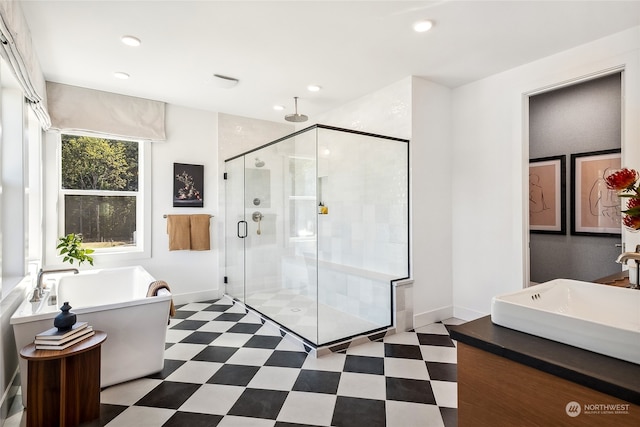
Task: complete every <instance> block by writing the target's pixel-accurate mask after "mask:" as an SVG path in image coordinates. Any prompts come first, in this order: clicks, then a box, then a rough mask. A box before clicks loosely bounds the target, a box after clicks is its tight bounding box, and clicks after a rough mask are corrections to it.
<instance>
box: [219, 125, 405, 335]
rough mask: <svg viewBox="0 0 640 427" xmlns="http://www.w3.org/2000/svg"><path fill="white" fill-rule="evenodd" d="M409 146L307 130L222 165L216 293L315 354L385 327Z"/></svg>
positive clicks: (401, 253) (400, 237)
mask: <svg viewBox="0 0 640 427" xmlns="http://www.w3.org/2000/svg"><path fill="white" fill-rule="evenodd" d="M408 156H409V152H408V141H407V140H403V139H399V138H393V137H387V136H381V135H373V134H368V133H362V132H356V131H350V130H346V129H340V128H335V127H329V126H324V125H314V126H311V127H309V128H306V129H304V130H301V131H299V132H296V133H293V134H291V135H289V136H286V137H284V138H281V139H279V140H276V141H273V142H271V143H269V144H267V145H264V146H262V147H259V148H257V149H255V150H252V151H249V152H247V153H244V154H242V155H239V156H236V157H233V158H231V159H228V160H226V161H225V177H226V178H225V179H226V180H225V194H226V195H225V205H226V212H225V246H226V247H225V281H226V285H225V286H226V287H225V292H226V293H227V295H229V296H231V297H232V298H234V299H236V300H237V301H240V302H241V303H243V304H244V305H246V306H247V307H249V308H251V309H253V310H255V311H257V312H259V313H260V314H262V315H263V316H265V317H267V318H269V319H271V320H273V321H275V322H277V323H279V324H280V325H281V326H283V327H284V328H286V329H288V330H289V331H291V332H293V333H295V334H296V335H298V336H299V337H301V338H303V339H304V340H306V341H307V342H309V343H311V344H312V345H314V346H316V347H317V346H323V345H328V344H331V343H335V342H339V341H342V340H346V339H349V338H351V337H354V336H357V335H362V334H365V333H369V332H372V331H376V330H382V329H386V328H388V327H390V326H391V325H392V319H393V314H392V282H393V281H394V280H398V279H402V278H406V277H408V276H409V174H408V163H409V162H408Z"/></svg>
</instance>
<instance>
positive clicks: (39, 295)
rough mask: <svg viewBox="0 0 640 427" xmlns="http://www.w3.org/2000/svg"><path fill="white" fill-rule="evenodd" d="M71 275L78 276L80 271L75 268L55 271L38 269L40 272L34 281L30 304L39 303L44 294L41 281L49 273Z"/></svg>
mask: <svg viewBox="0 0 640 427" xmlns="http://www.w3.org/2000/svg"><path fill="white" fill-rule="evenodd" d="M67 272H68V273H71V272H73V274H78V273H79V272H80V271H78V269H77V268H60V269H57V270H43V269H40V271H38V279H37V281H36V287H35V289H34V290H33V297H32V298H31V300H30V301H31V302H38V301H40V299H41V298H42V295H43V294H44V285H43V283H42V279H43V278H44V275H45V274H50V273H67Z"/></svg>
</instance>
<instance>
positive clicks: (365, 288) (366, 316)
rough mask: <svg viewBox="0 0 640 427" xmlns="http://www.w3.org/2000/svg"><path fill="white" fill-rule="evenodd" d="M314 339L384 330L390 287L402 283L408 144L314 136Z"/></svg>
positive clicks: (328, 132) (324, 132) (326, 132)
mask: <svg viewBox="0 0 640 427" xmlns="http://www.w3.org/2000/svg"><path fill="white" fill-rule="evenodd" d="M317 134H318V183H319V184H318V185H319V188H318V195H319V196H320V201H319V202H320V203H321V204H322V205H323V207H322V206H321V207H320V211H321V212H322V210H323V209H324V211H325V212H326V213H325V214H320V215H318V260H319V261H318V283H319V286H318V302H319V304H318V307H319V309H318V325H319V330H318V335H319V340H320V341H321V342H331V341H335V340H338V339H340V338H342V337H344V336H351V335H357V334H360V333H362V332H364V331H369V330H374V329H377V328H380V327H383V326H385V325H390V324H391V322H392V319H391V286H390V283H391V281H392V280H394V279H398V278H403V277H407V276H408V247H409V244H408V242H409V241H408V235H409V228H408V227H409V222H408V217H409V215H408V212H409V207H408V193H407V191H408V167H407V164H408V160H407V156H408V151H407V150H408V144H406V143H401V142H398V141H397V140H392V139H385V138H376V137H374V136H372V135H368V134H366V135H364V134H357V133H346V132H340V131H337V130H334V129H324V128H320V129H318V132H317Z"/></svg>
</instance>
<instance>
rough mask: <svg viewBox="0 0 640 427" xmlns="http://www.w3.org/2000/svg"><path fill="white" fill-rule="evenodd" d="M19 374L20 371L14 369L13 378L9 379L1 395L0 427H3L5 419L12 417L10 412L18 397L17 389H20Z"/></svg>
mask: <svg viewBox="0 0 640 427" xmlns="http://www.w3.org/2000/svg"><path fill="white" fill-rule="evenodd" d="M19 372H20V369H18V368H16V370H15V372H14V373H13V376H12V377H11V382H9V385H8V386H7V388H6V390H4V393H2V400H0V426H2V425H4V422H5V421H6V420H7V418H9V417H10V416H11V415H13V414H11V413H10V411H11V407H12V406H13V403H14V401H15V400H16V396H17V395H18V389H19V388H20V378H19V376H18V374H19Z"/></svg>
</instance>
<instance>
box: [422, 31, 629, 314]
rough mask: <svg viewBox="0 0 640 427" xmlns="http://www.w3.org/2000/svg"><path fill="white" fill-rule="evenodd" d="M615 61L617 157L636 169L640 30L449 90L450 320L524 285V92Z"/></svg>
mask: <svg viewBox="0 0 640 427" xmlns="http://www.w3.org/2000/svg"><path fill="white" fill-rule="evenodd" d="M618 66H624V67H625V73H624V76H625V83H624V93H623V96H624V97H625V111H624V117H623V122H624V130H623V148H622V149H623V157H624V160H623V162H624V163H625V164H626V165H627V166H631V167H636V168H637V167H638V165H639V164H640V144H638V141H639V137H640V131H639V127H640V123H639V121H638V117H640V109H639V105H640V27H635V28H633V29H630V30H627V31H624V32H621V33H618V34H615V35H612V36H609V37H606V38H603V39H600V40H597V41H594V42H592V43H589V44H586V45H583V46H579V47H577V48H574V49H570V50H568V51H565V52H561V53H559V54H556V55H553V56H550V57H547V58H543V59H540V60H538V61H535V62H532V63H530V64H526V65H523V66H520V67H518V68H515V69H512V70H509V71H506V72H503V73H500V74H496V75H494V76H491V77H489V78H486V79H483V80H480V81H477V82H474V83H471V84H468V85H466V86H462V87H460V88H457V89H455V90H454V91H453V128H452V129H453V169H452V171H451V174H450V175H449V176H448V178H449V179H451V182H452V185H453V186H452V193H453V194H455V197H454V198H453V212H452V213H453V217H452V219H453V252H452V260H453V261H454V268H453V292H454V294H453V295H454V296H453V302H454V306H455V310H454V315H455V316H456V317H460V318H463V319H471V318H474V317H479V316H482V315H485V314H488V313H490V304H491V298H492V297H493V296H494V295H497V294H501V293H504V292H510V291H515V290H518V289H521V288H522V287H523V283H524V279H525V277H526V270H527V263H528V253H527V251H526V245H527V244H528V241H527V239H528V233H527V232H526V231H525V230H527V229H528V224H527V221H528V217H527V216H526V215H525V214H524V213H525V206H526V198H525V197H524V195H525V194H527V191H528V190H527V187H528V185H527V184H528V183H527V182H526V177H527V175H528V174H527V173H526V170H527V169H526V168H527V167H528V153H529V149H528V145H527V144H528V141H527V138H526V129H527V124H526V117H527V111H526V105H525V104H526V103H525V102H524V101H525V99H526V97H525V96H524V94H526V93H530V92H534V91H538V90H540V89H542V88H545V87H551V86H555V85H558V84H560V83H563V82H569V81H572V80H576V79H580V78H583V77H585V76H588V75H592V74H596V73H599V72H602V71H603V70H606V69H610V68H613V67H618ZM414 222H415V219H414ZM634 238H635V239H638V236H635V237H634ZM627 239H628V240H630V238H629V236H627ZM633 244H634V245H635V242H634V243H633Z"/></svg>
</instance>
